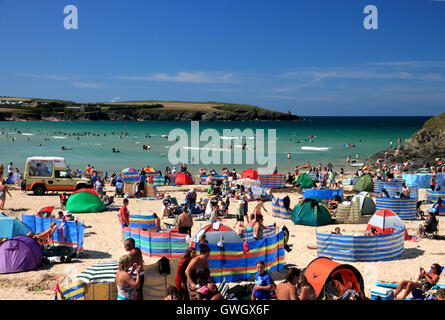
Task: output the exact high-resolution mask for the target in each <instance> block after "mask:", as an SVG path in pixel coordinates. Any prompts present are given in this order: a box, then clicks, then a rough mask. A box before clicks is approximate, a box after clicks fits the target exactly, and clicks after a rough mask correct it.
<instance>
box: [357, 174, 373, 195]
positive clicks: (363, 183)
mask: <svg viewBox="0 0 445 320" xmlns="http://www.w3.org/2000/svg"><path fill="white" fill-rule="evenodd" d="M352 190H353V191H357V192H362V191H368V192H373V191H374V183H373V182H372V178H371V176H370V175H369V174H365V175H363V176H361V177H360V179H358V180H357V182H356V183H355V184H354V187H353V188H352Z"/></svg>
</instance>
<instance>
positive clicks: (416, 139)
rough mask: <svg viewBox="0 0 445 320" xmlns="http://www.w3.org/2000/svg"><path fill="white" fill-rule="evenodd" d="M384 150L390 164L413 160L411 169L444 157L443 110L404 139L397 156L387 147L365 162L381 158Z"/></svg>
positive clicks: (444, 118) (444, 116) (444, 131)
mask: <svg viewBox="0 0 445 320" xmlns="http://www.w3.org/2000/svg"><path fill="white" fill-rule="evenodd" d="M385 151H387V152H388V156H389V159H388V162H389V163H390V164H396V163H401V162H405V161H408V160H409V161H413V162H414V164H413V165H412V166H411V169H413V170H415V169H419V168H422V167H423V166H424V165H425V164H426V163H428V164H429V165H432V164H434V163H435V162H436V161H435V160H436V158H441V159H445V112H444V113H441V114H439V115H438V116H435V117H433V118H431V119H429V120H428V121H426V122H425V124H424V125H423V128H422V129H420V130H419V131H417V132H416V133H414V134H413V135H412V136H411V138H409V139H407V140H405V144H404V145H402V146H401V147H400V148H399V154H398V155H397V156H394V151H395V149H392V150H391V149H387V150H383V151H380V152H378V153H376V154H375V155H373V156H372V157H370V158H369V159H368V161H367V162H368V163H369V164H371V163H374V162H375V161H376V160H377V159H378V158H383V157H384V154H385Z"/></svg>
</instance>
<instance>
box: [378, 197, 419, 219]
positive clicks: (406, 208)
mask: <svg viewBox="0 0 445 320" xmlns="http://www.w3.org/2000/svg"><path fill="white" fill-rule="evenodd" d="M375 206H376V211H379V210H383V209H387V210H391V211H392V212H394V213H395V214H397V215H398V216H399V217H400V219H402V220H415V219H416V211H417V200H416V199H414V198H382V197H377V198H376V204H375Z"/></svg>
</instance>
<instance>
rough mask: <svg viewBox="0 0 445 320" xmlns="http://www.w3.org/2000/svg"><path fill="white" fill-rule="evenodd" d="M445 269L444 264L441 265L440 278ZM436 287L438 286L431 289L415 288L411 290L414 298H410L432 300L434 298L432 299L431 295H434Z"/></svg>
mask: <svg viewBox="0 0 445 320" xmlns="http://www.w3.org/2000/svg"><path fill="white" fill-rule="evenodd" d="M443 269H444V266H440V273H439V279H440V277H441V276H442V273H443ZM430 272H431V270H430ZM434 289H436V287H434V286H433V287H432V288H431V289H429V290H423V289H419V288H414V289H413V290H411V295H412V298H410V299H409V300H432V299H430V297H431V296H432V295H433V293H432V291H433V290H434Z"/></svg>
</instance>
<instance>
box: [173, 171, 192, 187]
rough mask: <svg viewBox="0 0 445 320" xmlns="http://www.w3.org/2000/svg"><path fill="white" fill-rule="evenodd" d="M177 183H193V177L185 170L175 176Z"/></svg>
mask: <svg viewBox="0 0 445 320" xmlns="http://www.w3.org/2000/svg"><path fill="white" fill-rule="evenodd" d="M175 183H176V185H188V184H193V178H192V177H191V176H189V175H188V174H186V173H185V172H179V173H177V174H176V176H175Z"/></svg>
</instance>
